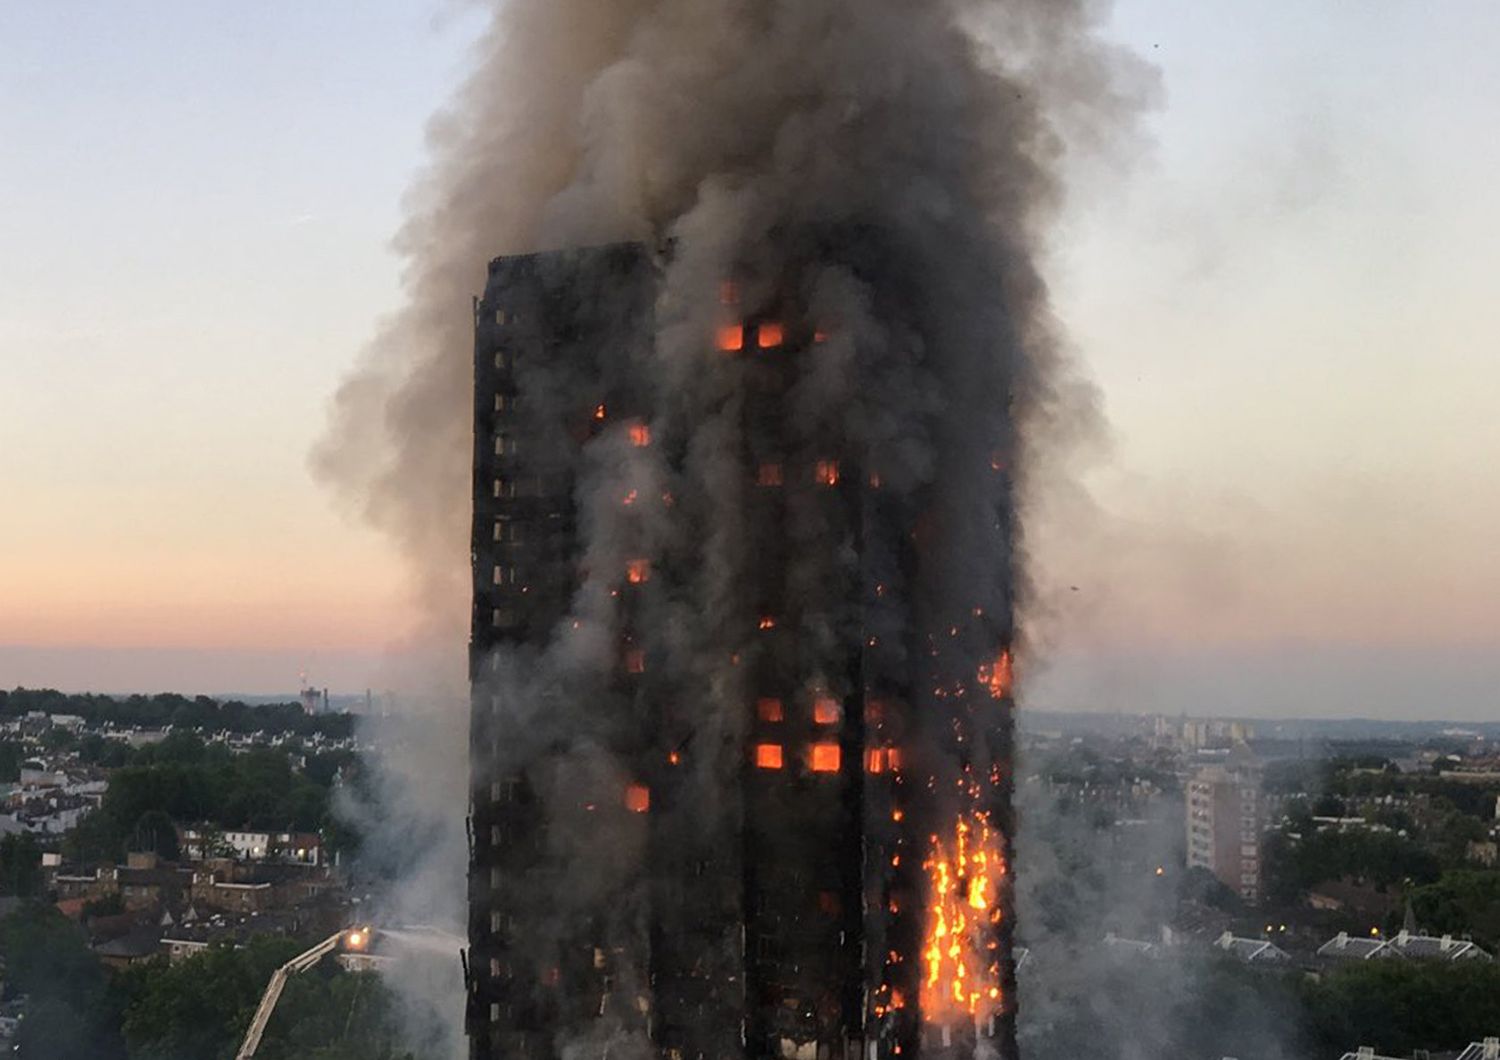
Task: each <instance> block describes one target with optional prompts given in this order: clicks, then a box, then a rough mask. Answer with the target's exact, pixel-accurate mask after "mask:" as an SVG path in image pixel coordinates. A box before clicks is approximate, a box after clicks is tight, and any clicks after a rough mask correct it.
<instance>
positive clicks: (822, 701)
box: [813, 696, 842, 725]
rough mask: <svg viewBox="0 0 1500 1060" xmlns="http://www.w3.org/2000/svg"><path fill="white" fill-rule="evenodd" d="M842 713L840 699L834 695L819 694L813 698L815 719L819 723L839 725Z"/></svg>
mask: <svg viewBox="0 0 1500 1060" xmlns="http://www.w3.org/2000/svg"><path fill="white" fill-rule="evenodd" d="M841 713H842V711H841V710H840V709H839V701H838V700H836V699H834V698H833V697H832V696H819V697H818V698H816V699H814V700H813V721H814V722H816V723H817V724H819V725H837V724H838V720H839V715H840V714H841Z"/></svg>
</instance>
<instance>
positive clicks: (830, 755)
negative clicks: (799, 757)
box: [812, 743, 841, 773]
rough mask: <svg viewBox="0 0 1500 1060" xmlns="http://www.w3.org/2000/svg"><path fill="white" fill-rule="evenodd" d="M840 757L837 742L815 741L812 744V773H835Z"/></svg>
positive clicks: (837, 769)
mask: <svg viewBox="0 0 1500 1060" xmlns="http://www.w3.org/2000/svg"><path fill="white" fill-rule="evenodd" d="M840 757H841V755H840V753H839V745H838V744H836V743H815V744H813V745H812V771H813V772H814V773H837V772H838V771H839V760H840Z"/></svg>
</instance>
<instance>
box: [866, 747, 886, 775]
mask: <svg viewBox="0 0 1500 1060" xmlns="http://www.w3.org/2000/svg"><path fill="white" fill-rule="evenodd" d="M865 772H867V773H884V772H885V751H884V750H882V749H881V748H879V747H872V748H870V749H869V750H868V751H866V752H865Z"/></svg>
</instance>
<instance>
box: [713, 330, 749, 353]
mask: <svg viewBox="0 0 1500 1060" xmlns="http://www.w3.org/2000/svg"><path fill="white" fill-rule="evenodd" d="M744 348H745V326H744V325H743V324H725V325H724V326H723V327H721V328H720V329H719V349H721V350H723V351H724V352H725V353H733V352H735V351H736V350H743V349H744Z"/></svg>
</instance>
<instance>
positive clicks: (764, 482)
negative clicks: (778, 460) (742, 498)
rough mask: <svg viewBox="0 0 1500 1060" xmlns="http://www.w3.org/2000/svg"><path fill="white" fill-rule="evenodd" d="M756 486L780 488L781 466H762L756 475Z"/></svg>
mask: <svg viewBox="0 0 1500 1060" xmlns="http://www.w3.org/2000/svg"><path fill="white" fill-rule="evenodd" d="M755 484H756V485H757V486H779V485H781V465H780V464H762V465H760V469H759V470H758V471H756V473H755Z"/></svg>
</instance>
